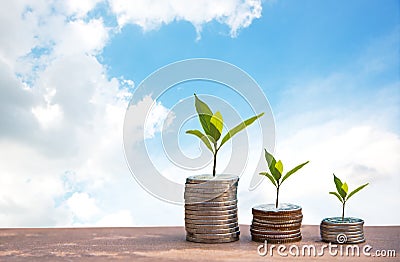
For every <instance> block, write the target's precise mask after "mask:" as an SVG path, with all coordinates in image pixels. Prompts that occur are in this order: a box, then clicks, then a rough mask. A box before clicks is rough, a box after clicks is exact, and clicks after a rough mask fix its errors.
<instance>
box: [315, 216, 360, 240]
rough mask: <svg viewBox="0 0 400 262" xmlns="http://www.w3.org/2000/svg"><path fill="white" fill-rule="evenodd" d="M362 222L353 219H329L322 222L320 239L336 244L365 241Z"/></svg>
mask: <svg viewBox="0 0 400 262" xmlns="http://www.w3.org/2000/svg"><path fill="white" fill-rule="evenodd" d="M363 225H364V220H362V219H359V218H354V217H345V218H344V219H342V218H341V217H330V218H325V219H323V220H322V222H321V225H320V232H321V239H322V240H323V241H325V242H332V243H337V244H357V243H362V242H364V241H365V237H364V229H363Z"/></svg>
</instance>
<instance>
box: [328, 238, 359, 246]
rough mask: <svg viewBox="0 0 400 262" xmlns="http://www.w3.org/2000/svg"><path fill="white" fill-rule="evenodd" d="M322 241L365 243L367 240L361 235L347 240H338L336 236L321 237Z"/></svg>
mask: <svg viewBox="0 0 400 262" xmlns="http://www.w3.org/2000/svg"><path fill="white" fill-rule="evenodd" d="M321 239H322V241H324V242H331V243H336V244H358V243H363V242H365V238H364V237H359V238H350V239H349V238H348V239H347V240H346V241H345V242H343V243H342V242H338V241H337V239H336V238H326V237H321Z"/></svg>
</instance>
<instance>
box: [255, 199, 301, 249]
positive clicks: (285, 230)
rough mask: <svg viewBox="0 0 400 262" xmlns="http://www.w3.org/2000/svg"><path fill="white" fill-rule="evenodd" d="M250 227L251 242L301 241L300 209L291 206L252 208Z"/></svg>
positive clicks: (260, 206)
mask: <svg viewBox="0 0 400 262" xmlns="http://www.w3.org/2000/svg"><path fill="white" fill-rule="evenodd" d="M252 213H253V221H252V224H251V226H250V232H251V237H252V240H253V241H258V242H264V241H265V240H267V241H268V242H269V243H289V242H296V241H300V240H301V231H300V227H301V221H302V219H303V214H302V213H301V207H300V206H297V205H292V204H281V205H279V207H278V208H276V207H275V205H274V204H264V205H258V206H255V207H253V209H252Z"/></svg>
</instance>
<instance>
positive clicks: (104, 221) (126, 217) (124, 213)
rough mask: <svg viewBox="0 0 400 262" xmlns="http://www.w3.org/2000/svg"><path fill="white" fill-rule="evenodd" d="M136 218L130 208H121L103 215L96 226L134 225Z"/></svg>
mask: <svg viewBox="0 0 400 262" xmlns="http://www.w3.org/2000/svg"><path fill="white" fill-rule="evenodd" d="M134 225H135V223H134V220H133V217H132V214H131V212H130V211H129V210H121V211H118V212H116V213H112V214H108V215H105V216H104V217H102V218H101V219H100V220H99V221H98V222H96V226H99V227H129V226H134Z"/></svg>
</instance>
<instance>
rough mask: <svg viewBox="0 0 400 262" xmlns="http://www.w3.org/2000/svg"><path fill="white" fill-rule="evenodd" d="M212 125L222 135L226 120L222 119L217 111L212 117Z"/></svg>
mask: <svg viewBox="0 0 400 262" xmlns="http://www.w3.org/2000/svg"><path fill="white" fill-rule="evenodd" d="M210 123H211V124H213V125H214V126H215V127H216V128H217V130H218V131H219V132H220V133H222V128H223V127H224V120H223V118H222V115H221V112H219V111H217V112H216V113H215V114H214V115H213V116H212V117H211V120H210Z"/></svg>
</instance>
